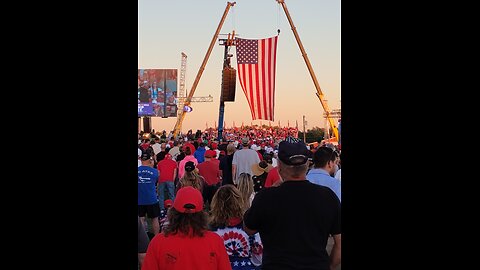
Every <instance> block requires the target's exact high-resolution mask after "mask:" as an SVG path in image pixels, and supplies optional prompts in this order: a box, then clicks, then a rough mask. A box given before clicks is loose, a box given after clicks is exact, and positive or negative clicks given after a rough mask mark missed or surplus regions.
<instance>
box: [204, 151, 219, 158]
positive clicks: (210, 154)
mask: <svg viewBox="0 0 480 270" xmlns="http://www.w3.org/2000/svg"><path fill="white" fill-rule="evenodd" d="M216 156H217V152H216V151H215V150H207V151H205V157H207V158H213V157H216Z"/></svg>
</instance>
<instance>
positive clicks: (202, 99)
mask: <svg viewBox="0 0 480 270" xmlns="http://www.w3.org/2000/svg"><path fill="white" fill-rule="evenodd" d="M186 74H187V55H186V54H185V53H184V52H182V62H181V66H180V91H179V92H178V96H177V101H178V108H179V109H178V110H177V122H178V120H179V118H180V117H181V115H182V113H184V111H183V107H184V105H185V100H186V99H187V98H186V96H187V95H186V93H185V87H186V83H185V77H186ZM190 102H213V97H212V95H208V96H207V97H192V99H191V100H190ZM181 129H182V123H181V122H180V126H179V130H181Z"/></svg>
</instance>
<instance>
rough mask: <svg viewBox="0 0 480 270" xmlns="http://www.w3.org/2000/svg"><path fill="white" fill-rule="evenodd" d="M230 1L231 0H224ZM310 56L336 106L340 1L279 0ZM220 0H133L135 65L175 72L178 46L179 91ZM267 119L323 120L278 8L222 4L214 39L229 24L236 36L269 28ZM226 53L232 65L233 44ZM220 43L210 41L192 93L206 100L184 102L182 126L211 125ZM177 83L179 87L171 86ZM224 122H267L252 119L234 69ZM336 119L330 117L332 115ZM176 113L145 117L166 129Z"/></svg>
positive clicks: (255, 1)
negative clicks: (270, 115) (183, 67)
mask: <svg viewBox="0 0 480 270" xmlns="http://www.w3.org/2000/svg"><path fill="white" fill-rule="evenodd" d="M232 2H233V1H232ZM285 3H286V5H287V8H288V11H289V12H290V15H291V17H292V20H293V23H294V25H295V27H296V29H297V32H298V34H299V36H300V40H301V42H302V44H303V47H304V48H305V51H306V53H307V55H308V58H309V60H310V63H311V64H312V66H313V70H314V72H315V75H316V77H317V79H318V82H319V84H320V87H321V89H322V92H323V94H324V95H325V98H326V99H327V100H328V105H329V107H330V109H331V110H333V109H340V100H341V95H340V94H341V85H340V79H341V77H340V59H341V58H340V4H341V3H340V1H335V0H285ZM226 5H227V1H224V0H222V1H220V0H204V1H193V0H182V1H171V0H139V1H138V68H144V69H157V68H177V69H178V74H179V75H180V64H181V52H184V53H185V54H186V55H187V56H188V58H187V71H186V90H187V91H188V92H189V91H190V89H191V87H192V84H193V82H194V80H195V77H196V75H197V73H198V70H199V68H200V65H201V63H202V61H203V59H204V57H205V54H206V52H207V49H208V46H209V44H210V41H211V40H212V37H213V35H214V33H215V30H216V28H217V26H218V24H219V22H220V19H221V16H222V14H223V12H224V11H225V7H226ZM277 29H280V31H281V32H280V35H279V37H278V47H277V66H276V89H275V111H274V115H275V120H274V122H272V125H277V124H278V121H280V122H281V125H282V126H283V125H286V124H287V122H288V121H289V122H290V126H294V125H295V121H298V125H299V128H300V129H302V116H303V115H305V119H306V121H307V123H308V124H307V126H306V129H310V128H312V127H314V126H319V127H324V126H325V120H324V118H323V108H322V106H321V104H320V101H319V100H318V98H317V96H316V95H315V93H316V89H315V85H314V83H313V80H312V78H311V77H310V74H309V72H308V69H307V66H306V64H305V61H304V59H303V57H302V55H301V52H300V48H299V46H298V45H297V42H296V40H295V36H294V34H293V32H292V30H291V28H290V25H289V22H288V19H287V17H286V15H285V12H284V11H283V8H282V7H281V6H280V5H279V4H278V3H277V1H275V0H237V1H236V4H235V5H234V6H233V7H232V8H231V9H230V11H229V13H228V15H227V18H226V20H225V23H224V24H223V27H222V30H221V31H220V36H219V38H225V37H226V36H223V35H222V34H228V33H231V32H232V31H233V30H235V33H236V35H237V36H239V37H241V38H247V39H248V38H251V39H261V38H267V37H272V36H275V35H277ZM230 53H231V54H234V57H233V58H232V67H233V68H235V69H237V62H236V51H235V48H234V47H232V48H231V49H230ZM223 54H224V47H223V46H220V45H219V43H218V42H216V44H215V46H214V48H213V50H212V53H211V55H210V58H209V60H208V62H207V65H206V67H205V70H204V72H203V75H202V77H201V79H200V82H199V84H198V86H197V89H196V91H195V94H194V96H196V97H198V96H208V95H212V96H213V102H210V103H191V107H192V108H193V112H191V113H188V114H187V115H186V117H185V120H184V122H183V129H182V131H184V132H185V131H187V130H188V129H193V130H197V129H201V130H203V129H205V126H206V123H208V125H209V126H214V124H215V122H217V125H218V114H219V103H220V102H219V100H220V91H221V78H222V72H221V71H222V65H223ZM178 90H179V86H178ZM224 120H225V122H226V125H227V127H230V126H232V124H233V122H235V125H236V126H240V125H241V124H242V121H243V123H244V124H245V125H250V123H253V124H260V123H262V124H267V125H268V124H269V122H268V121H266V120H252V117H251V113H250V109H249V106H248V103H247V99H246V97H245V94H244V92H243V90H242V88H241V86H240V83H239V80H238V74H237V86H236V96H235V102H226V103H225V114H224ZM335 121H336V120H335ZM175 122H176V118H152V127H153V128H154V129H155V130H156V131H161V130H164V129H165V130H167V131H170V130H172V129H173V127H174V126H175Z"/></svg>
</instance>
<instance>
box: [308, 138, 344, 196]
mask: <svg viewBox="0 0 480 270" xmlns="http://www.w3.org/2000/svg"><path fill="white" fill-rule="evenodd" d="M336 158H337V156H336V155H335V153H334V152H333V149H332V148H330V147H325V146H322V147H319V148H318V149H317V151H315V154H313V169H311V170H310V171H309V172H308V174H307V180H308V181H310V182H311V183H314V184H317V185H320V186H325V187H328V188H330V189H331V190H332V191H333V192H334V193H335V194H336V195H337V197H338V199H339V200H340V201H342V193H341V184H340V183H341V182H340V181H339V180H338V179H336V178H334V177H332V176H330V175H331V174H332V173H334V171H335V160H336Z"/></svg>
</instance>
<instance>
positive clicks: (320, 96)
mask: <svg viewBox="0 0 480 270" xmlns="http://www.w3.org/2000/svg"><path fill="white" fill-rule="evenodd" d="M276 1H277V2H278V3H279V4H280V5H282V7H283V10H284V11H285V15H287V19H288V22H289V23H290V26H291V27H292V31H293V35H294V36H295V39H296V40H297V44H298V47H299V48H300V51H301V52H302V56H303V59H304V60H305V64H307V68H308V71H309V72H310V76H311V77H312V80H313V84H314V85H315V88H316V89H317V93H315V94H316V95H317V97H318V99H319V100H320V103H321V104H322V107H323V110H324V111H325V114H326V117H327V120H328V122H329V123H330V127H331V128H332V130H333V134H334V135H335V138H337V140H338V129H337V126H336V125H335V123H334V122H333V119H332V117H331V116H330V114H331V111H330V109H329V108H328V104H327V101H326V100H325V98H324V96H323V93H322V89H320V84H318V80H317V77H316V76H315V73H314V72H313V68H312V65H311V64H310V60H309V59H308V56H307V53H306V52H305V49H304V48H303V45H302V41H300V36H299V35H298V33H297V28H296V27H295V25H293V21H292V17H290V13H289V12H288V9H287V5H286V4H285V1H284V0H276Z"/></svg>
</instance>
